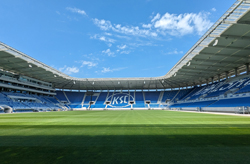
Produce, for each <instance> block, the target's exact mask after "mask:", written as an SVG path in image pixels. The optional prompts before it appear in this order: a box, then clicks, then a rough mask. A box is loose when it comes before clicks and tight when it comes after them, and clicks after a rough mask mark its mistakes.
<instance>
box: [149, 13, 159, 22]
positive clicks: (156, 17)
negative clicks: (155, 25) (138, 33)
mask: <svg viewBox="0 0 250 164" xmlns="http://www.w3.org/2000/svg"><path fill="white" fill-rule="evenodd" d="M160 17H161V15H160V14H159V13H157V14H156V16H155V17H154V18H153V19H152V20H151V22H155V21H156V20H158V19H160Z"/></svg>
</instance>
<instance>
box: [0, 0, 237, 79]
mask: <svg viewBox="0 0 250 164" xmlns="http://www.w3.org/2000/svg"><path fill="white" fill-rule="evenodd" d="M234 2H235V0H220V1H218V0H209V1H205V0H202V1H201V0H188V1H187V0H175V1H172V0H105V1H104V0H91V1H90V0H81V1H80V0H75V1H73V0H72V1H66V0H50V1H48V0H47V1H34V0H22V1H20V0H0V4H1V5H0V22H1V23H0V41H1V42H3V43H5V44H7V45H9V46H12V47H13V48H15V49H17V50H19V51H21V52H23V53H25V54H27V55H29V56H31V57H33V58H35V59H37V60H39V61H41V62H43V63H45V64H47V65H49V66H52V67H54V68H56V69H58V70H60V71H62V72H64V73H66V74H68V75H70V76H73V77H81V78H105V77H156V76H162V75H165V74H166V73H167V72H168V71H169V70H170V69H171V68H172V67H173V66H174V65H175V64H176V63H177V62H178V60H179V59H180V58H181V57H182V56H183V55H184V54H185V53H186V52H187V51H188V50H189V49H190V48H191V47H192V46H193V45H194V44H195V43H196V42H197V41H198V40H199V38H200V37H201V36H202V34H204V33H205V32H206V31H207V29H208V28H209V27H210V26H211V25H212V24H213V23H214V22H216V21H217V20H218V19H219V18H220V17H221V16H222V15H223V14H224V13H225V12H226V10H227V9H228V8H229V7H230V6H231V5H232V4H233V3H234Z"/></svg>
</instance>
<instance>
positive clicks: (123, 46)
mask: <svg viewBox="0 0 250 164" xmlns="http://www.w3.org/2000/svg"><path fill="white" fill-rule="evenodd" d="M117 48H119V49H121V50H123V49H125V48H127V45H126V44H124V45H118V46H117Z"/></svg>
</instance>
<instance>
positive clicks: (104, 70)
mask: <svg viewBox="0 0 250 164" xmlns="http://www.w3.org/2000/svg"><path fill="white" fill-rule="evenodd" d="M101 72H102V73H107V72H113V71H112V70H111V69H110V68H105V67H103V70H102V71H101Z"/></svg>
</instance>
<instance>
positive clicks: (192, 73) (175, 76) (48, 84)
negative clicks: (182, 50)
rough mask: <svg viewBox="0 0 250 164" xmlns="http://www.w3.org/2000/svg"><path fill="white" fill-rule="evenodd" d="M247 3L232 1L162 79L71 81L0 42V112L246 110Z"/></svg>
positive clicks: (249, 91) (249, 100) (249, 59)
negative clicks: (230, 5) (224, 11)
mask: <svg viewBox="0 0 250 164" xmlns="http://www.w3.org/2000/svg"><path fill="white" fill-rule="evenodd" d="M249 39H250V1H249V0H237V1H236V2H235V3H234V4H233V5H232V7H231V8H230V9H229V10H228V11H227V12H226V13H225V14H224V15H223V16H222V17H221V18H220V19H219V20H218V21H217V22H216V23H215V24H214V25H213V26H212V27H211V28H210V29H209V30H208V31H207V32H206V33H205V34H204V35H203V36H202V37H201V38H200V40H199V41H198V42H197V43H196V44H195V45H194V46H193V47H192V48H191V49H190V50H189V51H188V52H187V53H186V54H185V55H184V56H183V57H182V59H181V60H180V61H179V62H178V63H177V64H176V65H175V66H174V67H173V68H172V69H171V70H170V71H169V72H168V73H167V74H166V75H164V76H161V77H152V78H92V79H90V78H74V77H70V76H68V75H66V74H64V73H62V72H60V71H58V70H56V69H54V68H51V67H49V66H47V65H46V64H44V63H41V62H39V61H37V60H35V59H33V58H31V57H30V56H28V55H26V54H24V53H22V52H20V51H18V50H16V49H14V48H12V47H10V46H8V45H6V44H4V43H0V57H1V60H0V69H1V70H0V90H1V92H0V112H2V113H10V112H41V111H58V110H126V109H127V110H136V109H138V110H139V109H177V110H193V111H221V112H243V113H244V112H247V111H249V110H248V108H249V106H250V75H249V71H250V70H249V63H250V45H249Z"/></svg>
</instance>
